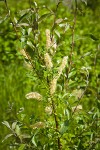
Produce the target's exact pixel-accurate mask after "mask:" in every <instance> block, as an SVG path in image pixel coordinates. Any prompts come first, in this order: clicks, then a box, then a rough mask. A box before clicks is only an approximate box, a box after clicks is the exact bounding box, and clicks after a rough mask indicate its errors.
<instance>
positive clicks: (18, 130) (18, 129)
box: [15, 125, 21, 136]
mask: <svg viewBox="0 0 100 150" xmlns="http://www.w3.org/2000/svg"><path fill="white" fill-rule="evenodd" d="M15 133H16V134H17V135H18V136H20V134H21V131H20V127H19V125H16V129H15Z"/></svg>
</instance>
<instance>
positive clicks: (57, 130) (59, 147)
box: [51, 98, 62, 150]
mask: <svg viewBox="0 0 100 150" xmlns="http://www.w3.org/2000/svg"><path fill="white" fill-rule="evenodd" d="M51 101H52V109H53V115H54V120H55V126H56V133H57V134H58V133H59V123H58V118H57V113H56V108H55V103H54V100H53V98H51ZM57 143H58V150H61V149H62V148H61V142H60V138H59V136H58V137H57Z"/></svg>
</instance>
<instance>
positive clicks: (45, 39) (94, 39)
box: [2, 1, 100, 150]
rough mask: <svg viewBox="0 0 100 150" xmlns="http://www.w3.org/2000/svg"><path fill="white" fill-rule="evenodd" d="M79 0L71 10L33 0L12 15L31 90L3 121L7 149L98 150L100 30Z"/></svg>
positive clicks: (11, 20) (62, 5)
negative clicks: (28, 5) (11, 114)
mask: <svg viewBox="0 0 100 150" xmlns="http://www.w3.org/2000/svg"><path fill="white" fill-rule="evenodd" d="M5 2H6V1H5ZM75 2H76V3H75V4H74V7H72V9H71V8H70V9H69V8H67V6H65V5H64V3H62V1H58V2H57V3H55V5H50V6H49V7H48V6H47V5H43V4H42V3H38V4H37V3H36V2H32V1H30V7H29V8H28V9H24V10H21V11H19V12H18V13H17V15H16V16H14V19H12V18H13V17H12V16H11V15H10V14H9V18H10V22H11V23H12V25H13V29H14V37H16V42H17V43H18V44H17V47H16V49H19V50H20V53H21V54H22V55H23V57H24V62H25V66H26V68H27V69H28V70H27V76H28V77H29V80H30V81H29V82H28V83H29V85H28V86H30V88H28V92H27V93H28V94H27V93H26V98H25V100H26V102H25V103H26V106H25V107H22V109H21V110H20V111H18V112H17V113H16V115H15V116H14V119H13V118H12V119H10V121H9V119H8V120H6V121H5V120H4V121H3V122H2V123H3V124H4V125H5V126H6V127H7V128H8V129H9V134H7V136H6V137H5V138H4V139H3V142H5V140H7V139H11V140H10V141H9V143H10V144H9V147H8V149H13V150H14V149H15V150H16V149H18V150H23V149H28V150H32V149H34V150H39V149H40V150H41V149H45V150H46V149H50V150H56V149H59V150H61V149H62V150H70V149H73V150H74V149H75V150H80V149H82V150H91V149H96V150H99V149H100V144H99V142H100V139H99V138H100V137H99V135H100V134H99V133H100V128H99V126H100V120H99V118H100V113H99V106H100V96H99V93H100V87H99V82H100V81H99V76H100V74H99V63H100V59H99V57H100V53H99V51H100V39H99V36H98V31H99V29H100V27H99V25H98V23H97V21H96V20H94V18H93V17H92V16H93V15H92V11H91V10H89V9H88V8H86V6H85V4H84V3H83V4H82V3H78V4H77V1H75ZM5 4H6V7H7V6H8V5H7V2H6V3H5ZM85 9H86V10H85ZM7 10H8V11H9V8H8V7H7ZM91 17H92V20H94V22H93V21H92V20H91ZM84 20H85V21H84ZM86 22H88V24H86ZM44 25H45V26H44ZM94 26H96V27H95V28H94ZM13 46H14V45H13ZM11 54H12V52H11ZM19 57H21V56H20V55H19ZM21 59H22V57H21ZM26 110H27V111H26ZM29 110H30V111H29ZM28 111H29V113H27V112H28Z"/></svg>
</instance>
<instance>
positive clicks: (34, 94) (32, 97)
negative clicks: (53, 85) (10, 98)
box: [25, 92, 42, 101]
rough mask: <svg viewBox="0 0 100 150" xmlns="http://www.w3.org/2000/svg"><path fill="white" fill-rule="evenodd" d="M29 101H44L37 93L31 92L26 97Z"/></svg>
mask: <svg viewBox="0 0 100 150" xmlns="http://www.w3.org/2000/svg"><path fill="white" fill-rule="evenodd" d="M25 97H26V98H27V99H37V100H38V101H41V100H42V95H40V94H39V93H37V92H30V93H28V94H26V96H25Z"/></svg>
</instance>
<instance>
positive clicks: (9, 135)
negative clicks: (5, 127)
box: [2, 134, 13, 142]
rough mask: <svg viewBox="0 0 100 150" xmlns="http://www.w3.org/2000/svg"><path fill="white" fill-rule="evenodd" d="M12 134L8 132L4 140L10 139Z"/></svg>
mask: <svg viewBox="0 0 100 150" xmlns="http://www.w3.org/2000/svg"><path fill="white" fill-rule="evenodd" d="M12 135H13V134H8V135H6V136H5V138H4V139H3V141H2V142H4V141H5V140H7V139H8V138H9V137H11V136H12Z"/></svg>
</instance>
